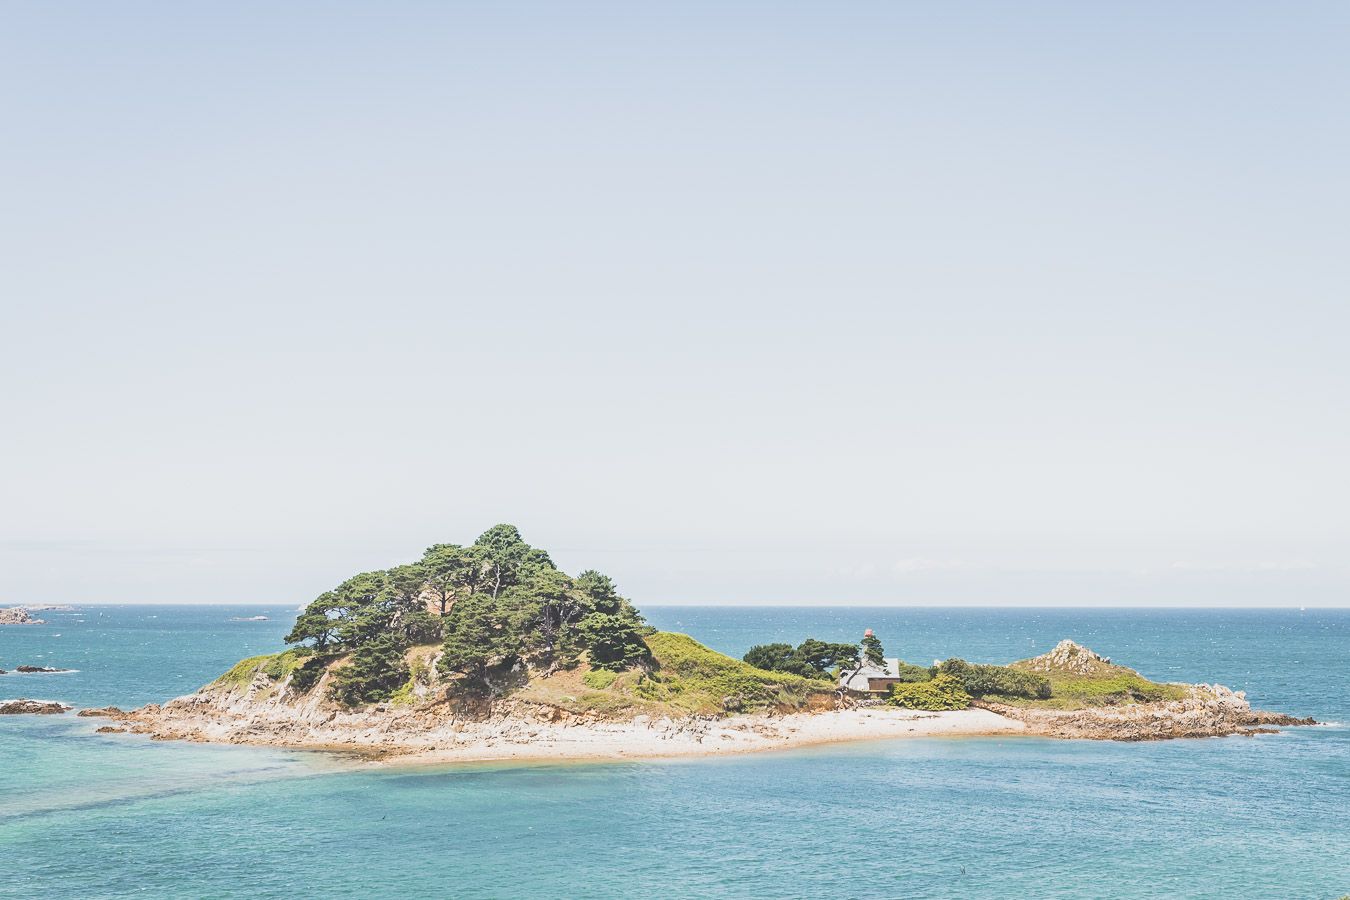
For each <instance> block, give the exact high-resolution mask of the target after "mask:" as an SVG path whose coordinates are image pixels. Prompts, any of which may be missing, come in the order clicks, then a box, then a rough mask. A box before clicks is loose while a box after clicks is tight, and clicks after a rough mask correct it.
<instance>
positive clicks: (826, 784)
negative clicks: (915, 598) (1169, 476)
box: [0, 607, 1350, 898]
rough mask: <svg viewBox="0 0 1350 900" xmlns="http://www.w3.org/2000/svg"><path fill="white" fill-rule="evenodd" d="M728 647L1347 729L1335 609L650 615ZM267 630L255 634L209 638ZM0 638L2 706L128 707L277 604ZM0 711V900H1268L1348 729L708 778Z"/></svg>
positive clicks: (995, 742) (1326, 807)
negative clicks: (1058, 672) (161, 730)
mask: <svg viewBox="0 0 1350 900" xmlns="http://www.w3.org/2000/svg"><path fill="white" fill-rule="evenodd" d="M646 612H647V614H648V617H649V619H651V620H652V622H653V624H655V625H657V626H658V627H662V628H671V629H676V630H681V631H685V632H687V633H690V634H693V635H694V636H696V637H698V638H699V639H701V640H703V641H704V642H705V643H708V644H709V645H711V646H713V647H715V648H717V649H719V650H723V651H726V652H731V653H736V654H739V653H741V652H743V651H744V650H745V648H746V647H747V646H748V645H749V644H751V643H756V642H762V641H768V640H776V639H781V640H791V641H798V640H800V639H802V638H803V637H806V636H808V635H810V636H814V637H819V638H822V639H851V638H854V637H856V636H857V634H858V633H859V632H860V631H861V630H862V628H865V627H872V628H875V629H877V631H878V633H879V634H880V635H881V636H882V637H883V639H885V640H886V647H887V650H888V651H890V652H893V653H898V654H899V655H901V656H904V657H906V658H909V659H912V660H916V661H928V660H930V659H932V658H935V657H945V656H949V655H953V654H960V655H964V656H966V657H967V658H970V659H972V660H978V661H990V662H1004V661H1007V660H1010V659H1014V658H1018V657H1023V656H1027V655H1030V654H1032V653H1036V652H1041V651H1043V650H1045V649H1048V648H1049V647H1050V646H1051V645H1053V643H1054V642H1055V641H1056V640H1058V639H1059V638H1061V637H1072V638H1074V639H1076V640H1078V641H1079V642H1081V643H1084V644H1087V645H1088V646H1091V647H1093V648H1094V649H1096V650H1098V651H1100V652H1102V653H1105V654H1108V655H1110V656H1112V657H1114V658H1116V659H1118V660H1120V661H1122V662H1126V663H1128V664H1130V665H1133V666H1135V667H1136V668H1138V669H1140V670H1141V671H1143V672H1144V673H1145V674H1147V675H1150V676H1152V677H1154V678H1159V679H1167V680H1217V681H1220V682H1223V683H1225V684H1228V685H1229V686H1231V687H1234V688H1241V689H1246V690H1248V692H1249V694H1250V696H1251V697H1252V699H1253V700H1254V702H1256V703H1257V704H1258V705H1262V706H1266V707H1270V708H1276V709H1281V710H1286V711H1289V712H1295V713H1298V714H1301V715H1313V716H1316V717H1317V718H1319V719H1323V720H1328V721H1332V722H1348V721H1350V696H1347V695H1348V694H1350V691H1348V690H1347V688H1350V611H1321V610H1310V611H1308V612H1304V613H1299V612H1296V611H1218V610H1205V611H1199V610H1181V611H1177V610H1169V611H1162V610H1134V611H1123V610H982V609H958V610H936V609H889V610H878V609H842V610H841V609H823V608H812V609H802V608H777V609H753V610H752V609H745V608H740V609H736V608H730V609H726V608H675V607H666V608H649V609H647V610H646ZM259 613H261V614H265V615H268V616H270V617H271V621H268V622H261V623H249V622H231V621H229V619H230V617H231V616H248V615H256V614H259ZM44 615H45V617H46V618H47V619H48V621H49V623H50V624H48V625H46V626H42V627H38V628H4V629H0V668H12V667H13V666H14V665H17V664H19V663H23V662H29V663H36V664H43V665H53V666H62V667H70V668H77V669H79V670H80V671H79V672H78V673H76V674H72V675H50V676H37V675H35V676H14V675H8V676H0V697H16V696H31V697H48V698H53V699H63V700H66V701H68V702H71V703H74V704H76V705H104V704H108V703H114V704H117V705H121V706H131V705H135V704H139V703H144V702H149V701H153V700H162V699H165V698H167V697H169V696H173V695H176V694H181V693H184V692H187V691H189V690H191V689H192V688H193V687H195V686H196V685H197V684H199V683H201V682H204V681H207V680H209V679H210V678H211V677H214V675H216V674H218V673H219V672H220V671H222V670H223V669H225V668H226V667H228V666H229V665H230V664H231V663H233V662H234V661H235V660H236V659H238V658H239V657H242V656H245V655H249V654H253V653H259V652H267V651H269V650H272V649H274V648H276V647H278V646H279V642H280V636H281V635H282V634H284V633H285V631H286V630H287V629H288V628H289V626H290V621H291V618H292V617H293V612H292V611H290V610H287V609H261V610H260V609H259V608H257V607H237V608H225V607H89V608H86V609H85V610H84V611H83V612H78V613H46V614H44ZM98 724H99V722H98V720H83V719H76V718H74V717H61V718H26V717H25V718H17V717H7V718H5V719H0V897H11V896H12V897H81V898H83V897H120V896H129V895H139V896H175V897H180V896H181V897H236V896H283V895H284V896H328V897H396V896H404V895H406V894H409V893H414V892H415V893H417V894H418V895H422V896H459V897H518V896H524V897H583V896H584V897H620V896H629V897H632V896H659V897H699V896H732V897H752V896H753V897H830V898H847V897H962V898H985V897H988V898H1007V897H1047V898H1049V897H1094V898H1095V897H1128V898H1136V897H1158V898H1162V897H1196V898H1199V897H1226V898H1231V897H1262V898H1265V897H1271V898H1277V897H1278V898H1283V897H1290V898H1299V897H1307V898H1336V897H1339V896H1341V895H1342V894H1344V893H1347V892H1350V730H1348V729H1346V728H1344V727H1339V726H1331V727H1324V728H1323V727H1319V728H1312V729H1296V730H1291V731H1289V732H1286V733H1284V734H1280V735H1276V736H1269V737H1261V738H1255V739H1249V738H1225V739H1213V740H1200V741H1172V742H1164V743H1153V744H1113V743H1100V742H1076V741H1047V740H1038V739H964V740H955V739H946V740H910V741H889V742H877V743H870V744H854V745H841V746H838V747H832V748H827V749H813V750H807V751H793V752H787V753H775V754H762V755H758V756H750V757H739V758H730V759H708V760H692V761H675V762H644V763H616V764H584V765H534V766H504V765H503V766H497V765H479V766H463V767H446V768H437V769H410V770H399V771H369V770H361V771H353V770H351V769H350V767H349V766H348V764H346V763H345V762H343V761H341V760H334V759H332V758H331V757H327V756H325V755H322V754H308V753H296V752H285V751H275V750H267V749H259V748H244V747H211V746H202V745H188V744H174V743H154V742H149V741H145V740H144V739H141V738H138V737H128V736H98V735H94V734H93V733H92V732H93V729H94V728H95V727H97V725H98Z"/></svg>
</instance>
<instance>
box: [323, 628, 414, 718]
mask: <svg viewBox="0 0 1350 900" xmlns="http://www.w3.org/2000/svg"><path fill="white" fill-rule="evenodd" d="M409 674H410V673H409V671H408V664H407V662H406V661H405V660H404V658H403V648H402V647H401V646H400V645H399V643H398V641H396V640H395V639H394V636H393V635H391V634H383V635H380V636H379V637H377V638H376V639H375V640H373V641H369V642H367V643H365V644H362V645H361V646H359V647H357V648H356V652H354V653H353V654H352V658H351V660H350V661H349V662H348V663H347V664H346V665H344V666H342V667H341V668H339V669H337V670H336V677H335V678H334V680H333V687H332V697H333V699H334V700H337V701H338V702H339V703H342V704H345V705H347V706H356V705H358V704H361V703H377V702H379V701H381V700H388V699H389V698H390V697H391V696H393V693H394V691H397V690H398V689H399V688H400V687H402V686H403V685H404V683H406V682H407V680H408V676H409Z"/></svg>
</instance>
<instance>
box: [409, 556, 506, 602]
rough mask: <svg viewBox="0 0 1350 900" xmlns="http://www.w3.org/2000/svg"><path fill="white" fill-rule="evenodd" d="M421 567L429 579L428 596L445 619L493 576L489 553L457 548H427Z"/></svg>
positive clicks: (427, 585) (427, 580)
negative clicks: (447, 614)
mask: <svg viewBox="0 0 1350 900" xmlns="http://www.w3.org/2000/svg"><path fill="white" fill-rule="evenodd" d="M419 565H420V566H421V568H422V571H423V573H424V574H425V576H426V584H425V589H426V595H427V596H428V597H429V598H430V599H431V602H432V603H434V604H435V605H436V607H437V612H438V613H439V614H440V615H442V616H443V615H445V614H446V612H448V611H449V609H450V606H451V605H452V604H453V603H454V602H455V601H456V600H458V599H460V598H462V597H468V596H469V595H471V594H473V593H475V592H477V591H478V590H479V589H480V588H482V587H483V585H484V584H486V583H488V578H489V576H490V575H492V574H493V566H492V560H491V559H490V558H489V557H488V554H487V551H486V550H484V549H483V548H481V547H461V546H459V545H458V544H436V545H435V546H432V547H428V548H427V552H426V553H424V554H423V555H422V561H421V563H420V564H419Z"/></svg>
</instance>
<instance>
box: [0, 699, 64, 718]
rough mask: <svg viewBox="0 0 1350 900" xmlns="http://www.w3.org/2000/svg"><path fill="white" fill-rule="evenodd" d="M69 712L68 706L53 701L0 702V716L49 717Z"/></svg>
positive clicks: (24, 700) (22, 700)
mask: <svg viewBox="0 0 1350 900" xmlns="http://www.w3.org/2000/svg"><path fill="white" fill-rule="evenodd" d="M70 710H71V707H70V706H69V705H68V704H65V703H58V702H56V701H55V700H27V699H20V700H0V716H51V715H59V714H60V713H68V712H70Z"/></svg>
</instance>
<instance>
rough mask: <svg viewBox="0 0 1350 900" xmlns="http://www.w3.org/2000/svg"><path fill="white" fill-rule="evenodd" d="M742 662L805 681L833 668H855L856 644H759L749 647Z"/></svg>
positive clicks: (812, 640) (823, 675)
mask: <svg viewBox="0 0 1350 900" xmlns="http://www.w3.org/2000/svg"><path fill="white" fill-rule="evenodd" d="M744 659H745V661H746V662H748V663H749V664H750V665H752V666H754V667H755V668H758V669H766V670H768V671H770V672H789V673H791V674H793V675H801V676H803V677H805V678H828V677H829V676H830V673H831V671H832V670H833V669H834V668H835V667H836V666H847V665H857V663H858V645H857V644H832V643H828V642H826V641H818V640H816V639H815V638H807V639H806V640H804V641H802V643H801V644H799V645H798V646H797V647H793V646H792V645H791V644H783V643H776V644H760V645H758V646H755V647H751V648H750V650H749V651H748V652H747V653H746V654H745V656H744Z"/></svg>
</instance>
